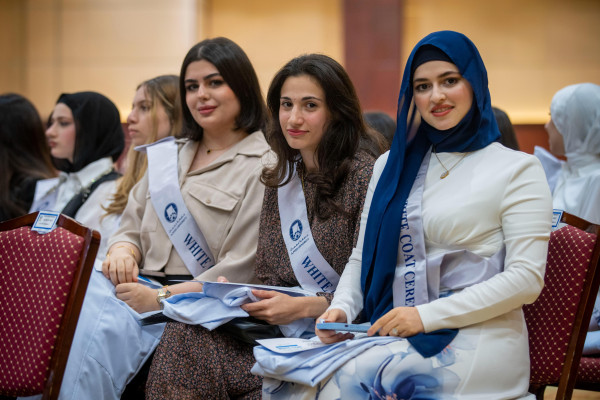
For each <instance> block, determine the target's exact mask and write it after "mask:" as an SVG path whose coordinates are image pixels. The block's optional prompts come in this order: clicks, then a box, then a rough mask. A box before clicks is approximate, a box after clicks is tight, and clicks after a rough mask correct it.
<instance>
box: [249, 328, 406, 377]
mask: <svg viewBox="0 0 600 400" xmlns="http://www.w3.org/2000/svg"><path fill="white" fill-rule="evenodd" d="M267 340H268V339H267ZM396 340H402V339H400V338H397V337H393V336H372V337H362V338H355V339H351V340H345V341H343V342H338V343H334V344H331V345H327V346H323V347H318V348H315V349H310V350H305V351H299V352H296V353H277V352H274V351H271V350H269V349H268V348H266V347H265V346H262V345H261V346H256V347H254V358H255V359H256V363H255V364H254V366H253V367H252V370H251V372H252V373H253V374H255V375H260V376H264V377H269V378H274V379H278V380H281V381H288V382H296V383H301V384H304V385H308V386H315V385H316V384H318V383H319V382H320V381H322V380H323V379H325V378H326V377H327V376H329V375H330V374H331V373H332V372H334V371H335V370H337V369H338V368H340V367H341V366H342V365H344V364H345V363H346V362H347V361H348V360H350V359H352V358H354V357H356V356H357V355H359V354H361V353H362V352H364V351H365V350H367V349H369V348H371V347H373V346H382V345H385V344H388V343H391V342H393V341H396ZM261 342H264V341H262V340H261Z"/></svg>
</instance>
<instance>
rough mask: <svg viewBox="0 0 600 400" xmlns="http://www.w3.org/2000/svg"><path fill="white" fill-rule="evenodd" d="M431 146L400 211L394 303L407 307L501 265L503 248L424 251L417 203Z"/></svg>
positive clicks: (486, 275) (491, 272)
mask: <svg viewBox="0 0 600 400" xmlns="http://www.w3.org/2000/svg"><path fill="white" fill-rule="evenodd" d="M430 157H431V150H430V151H428V152H427V154H426V155H425V158H424V159H423V162H422V163H421V167H420V168H419V172H418V173H417V176H416V178H415V182H414V183H413V187H412V189H411V192H410V195H409V196H408V199H407V201H406V205H405V206H404V210H403V211H402V221H401V224H402V226H401V232H400V244H399V245H398V246H399V249H398V250H399V254H400V260H399V261H398V265H397V266H396V274H395V276H394V283H393V291H394V307H400V306H405V307H411V306H416V305H419V304H425V303H429V302H431V301H433V300H436V299H438V298H439V295H440V293H439V292H440V288H444V289H446V290H459V289H463V288H465V287H468V286H471V285H474V284H476V283H479V282H483V281H485V280H487V279H489V278H491V277H492V276H494V275H496V274H497V273H499V272H502V271H503V269H504V257H505V254H506V249H505V247H504V246H503V247H502V248H501V249H500V250H499V251H498V252H497V253H496V254H494V255H493V256H491V257H489V258H486V257H482V256H480V255H477V254H475V253H472V252H470V251H468V250H464V249H463V250H453V251H448V252H446V253H444V254H438V255H436V256H433V257H429V258H428V257H427V256H426V252H425V236H424V233H423V221H422V219H421V218H422V215H423V214H422V211H421V203H422V200H423V189H424V187H425V178H426V176H427V168H428V167H429V159H430Z"/></svg>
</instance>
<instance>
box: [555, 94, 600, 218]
mask: <svg viewBox="0 0 600 400" xmlns="http://www.w3.org/2000/svg"><path fill="white" fill-rule="evenodd" d="M550 115H551V118H550V121H548V123H547V124H546V130H547V131H548V136H549V141H550V143H549V144H550V151H551V152H552V153H553V154H554V155H556V156H566V158H567V161H566V163H564V164H563V165H562V168H561V170H560V173H559V175H558V180H557V182H556V187H555V188H554V191H553V193H552V197H553V199H554V200H553V202H554V208H557V209H560V210H563V211H567V212H568V213H571V214H575V215H577V216H578V217H581V218H583V219H585V220H588V221H590V222H593V223H596V224H598V223H600V86H599V85H596V84H594V83H580V84H576V85H570V86H567V87H565V88H563V89H561V90H559V91H558V92H557V93H556V94H555V95H554V97H553V98H552V103H551V105H550Z"/></svg>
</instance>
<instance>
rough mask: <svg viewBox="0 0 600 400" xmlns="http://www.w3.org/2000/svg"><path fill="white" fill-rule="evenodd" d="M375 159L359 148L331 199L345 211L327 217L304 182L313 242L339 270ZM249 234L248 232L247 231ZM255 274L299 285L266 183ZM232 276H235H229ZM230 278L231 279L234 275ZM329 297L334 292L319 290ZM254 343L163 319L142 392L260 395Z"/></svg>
mask: <svg viewBox="0 0 600 400" xmlns="http://www.w3.org/2000/svg"><path fill="white" fill-rule="evenodd" d="M374 162H375V160H374V159H373V158H372V157H371V156H368V155H366V154H364V153H359V154H357V156H356V157H355V159H354V160H353V163H352V166H351V168H350V172H349V174H348V176H347V177H346V179H345V181H344V182H343V184H342V186H341V188H340V189H339V191H338V193H337V194H336V195H335V197H334V199H335V201H336V202H337V203H338V204H341V205H343V207H344V209H345V210H346V211H347V213H348V215H343V214H342V213H335V214H333V215H332V216H331V217H330V218H329V219H327V220H321V219H319V218H318V217H317V215H316V214H315V210H314V206H313V201H314V200H313V199H314V197H315V190H316V186H315V185H314V184H312V183H311V182H309V181H305V182H304V190H305V197H306V199H307V201H306V203H307V204H306V206H307V214H308V218H309V221H310V229H311V232H312V235H313V237H314V240H315V243H316V245H317V247H318V249H319V251H320V252H321V254H322V255H323V257H324V258H325V259H326V260H327V262H328V263H329V264H330V265H331V266H332V268H333V269H334V270H335V271H336V272H338V273H339V274H341V273H342V271H343V270H344V267H345V265H346V263H347V261H348V258H349V257H350V253H351V252H352V248H353V246H354V244H355V243H356V239H357V238H358V230H359V225H360V214H361V211H362V206H363V202H364V198H365V195H366V192H367V187H368V185H369V181H370V179H371V173H372V171H373V164H374ZM250 234H251V233H250ZM256 275H257V277H258V278H259V279H260V280H261V281H262V282H263V283H264V284H266V285H273V286H287V287H289V286H298V281H297V280H296V277H295V275H294V271H293V269H292V267H291V265H290V260H289V257H288V253H287V250H286V247H285V243H284V241H283V237H282V235H281V223H280V219H279V207H278V204H277V189H276V188H266V189H265V197H264V202H263V207H262V212H261V216H260V230H259V237H258V248H257V253H256ZM228 278H229V279H230V280H232V281H234V280H235V279H234V277H228ZM232 278H233V279H232ZM319 295H323V296H325V297H326V298H327V299H328V301H331V297H332V295H330V294H325V293H320V294H319ZM253 364H254V356H253V353H252V346H251V345H248V344H245V343H242V342H240V341H237V340H236V339H235V338H233V337H231V336H228V335H227V334H224V333H222V332H220V331H216V330H215V331H209V330H207V329H205V328H203V327H202V326H194V325H186V324H183V323H178V322H170V323H168V324H167V326H166V328H165V331H164V333H163V336H162V339H161V341H160V344H159V345H158V348H157V349H156V354H155V355H154V360H153V361H152V366H151V369H150V375H149V377H148V383H147V386H146V398H147V399H151V400H154V399H155V400H159V399H160V400H164V399H181V400H184V399H230V398H232V399H260V397H261V387H262V378H261V377H260V376H256V375H252V374H251V373H250V369H251V368H252V365H253Z"/></svg>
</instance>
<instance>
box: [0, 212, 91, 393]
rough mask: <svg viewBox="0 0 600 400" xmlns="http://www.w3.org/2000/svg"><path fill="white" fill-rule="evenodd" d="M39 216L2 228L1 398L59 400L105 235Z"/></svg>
mask: <svg viewBox="0 0 600 400" xmlns="http://www.w3.org/2000/svg"><path fill="white" fill-rule="evenodd" d="M36 216H37V213H34V214H30V215H27V216H24V217H20V218H17V219H15V220H10V221H6V222H3V223H1V224H0V288H2V289H1V291H0V293H1V294H0V296H1V297H0V318H2V324H1V327H0V332H1V333H0V394H2V395H5V396H28V395H34V394H41V393H43V394H44V398H57V397H58V392H59V390H60V382H61V381H62V376H63V372H64V367H65V365H66V360H67V357H68V353H69V348H70V345H71V341H72V338H73V333H74V331H75V326H76V324H77V317H78V315H79V311H80V309H81V304H82V303H83V296H84V294H85V288H86V286H87V282H88V280H89V276H90V273H91V268H92V266H93V261H94V258H95V256H96V252H97V250H98V244H99V237H100V235H99V234H98V233H97V232H95V231H92V230H90V229H88V228H86V227H84V226H82V225H80V224H78V223H77V222H75V221H74V220H72V219H70V218H68V217H65V216H60V218H59V221H58V223H57V225H58V226H57V228H56V229H54V230H52V231H51V232H49V233H46V234H39V233H38V232H35V231H32V230H31V227H30V225H32V224H33V222H34V221H35V217H36Z"/></svg>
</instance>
